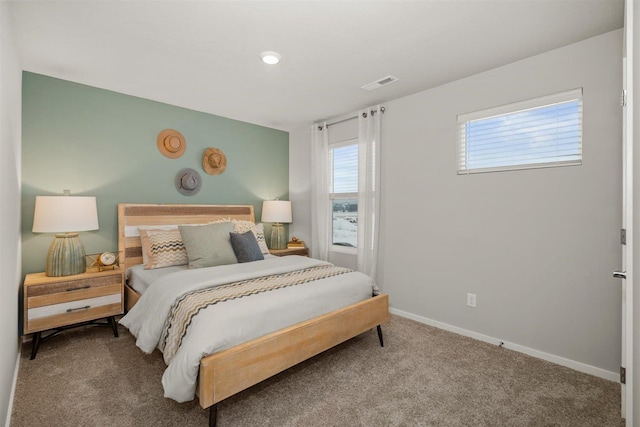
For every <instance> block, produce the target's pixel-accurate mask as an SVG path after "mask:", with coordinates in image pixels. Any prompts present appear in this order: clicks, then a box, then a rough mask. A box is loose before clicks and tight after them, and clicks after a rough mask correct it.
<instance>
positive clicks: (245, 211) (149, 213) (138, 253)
mask: <svg viewBox="0 0 640 427" xmlns="http://www.w3.org/2000/svg"><path fill="white" fill-rule="evenodd" d="M225 218H230V219H239V220H245V221H252V222H255V216H254V213H253V205H145V204H129V203H120V204H118V252H119V259H120V268H124V271H125V273H126V272H127V270H128V269H129V267H132V266H134V265H136V264H142V247H141V243H140V236H139V235H132V230H135V228H136V227H139V226H141V225H176V224H206V223H208V222H211V221H216V220H220V219H225ZM136 234H137V233H136Z"/></svg>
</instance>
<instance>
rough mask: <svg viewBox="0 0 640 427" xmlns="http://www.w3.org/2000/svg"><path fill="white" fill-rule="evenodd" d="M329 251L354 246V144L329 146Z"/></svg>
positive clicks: (349, 248) (355, 226)
mask: <svg viewBox="0 0 640 427" xmlns="http://www.w3.org/2000/svg"><path fill="white" fill-rule="evenodd" d="M329 168H330V169H329V178H330V185H329V198H330V199H331V245H332V248H331V250H337V251H342V252H354V253H355V251H356V248H357V246H358V140H357V139H355V140H349V141H343V142H340V143H335V144H331V145H329Z"/></svg>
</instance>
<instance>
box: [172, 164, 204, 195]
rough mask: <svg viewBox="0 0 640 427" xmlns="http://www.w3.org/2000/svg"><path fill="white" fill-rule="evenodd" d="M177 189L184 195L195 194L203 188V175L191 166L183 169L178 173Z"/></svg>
mask: <svg viewBox="0 0 640 427" xmlns="http://www.w3.org/2000/svg"><path fill="white" fill-rule="evenodd" d="M175 184H176V190H178V192H179V193H180V194H182V195H183V196H195V195H196V194H198V192H199V191H200V188H202V177H201V176H200V174H199V173H198V172H197V171H196V170H194V169H191V168H185V169H181V170H180V171H179V172H178V173H177V174H176V180H175Z"/></svg>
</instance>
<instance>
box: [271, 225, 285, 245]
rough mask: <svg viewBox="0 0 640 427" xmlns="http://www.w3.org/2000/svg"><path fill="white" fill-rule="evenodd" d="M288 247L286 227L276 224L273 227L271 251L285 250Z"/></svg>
mask: <svg viewBox="0 0 640 427" xmlns="http://www.w3.org/2000/svg"><path fill="white" fill-rule="evenodd" d="M286 247H287V234H286V233H285V231H284V225H282V224H280V223H279V222H275V223H274V224H273V225H272V226H271V249H285V248H286Z"/></svg>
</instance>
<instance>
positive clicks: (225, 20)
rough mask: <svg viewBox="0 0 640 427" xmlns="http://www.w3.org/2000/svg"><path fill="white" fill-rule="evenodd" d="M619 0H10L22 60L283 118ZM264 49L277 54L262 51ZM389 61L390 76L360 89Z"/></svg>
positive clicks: (568, 24) (483, 62) (383, 97)
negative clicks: (265, 57) (273, 61)
mask: <svg viewBox="0 0 640 427" xmlns="http://www.w3.org/2000/svg"><path fill="white" fill-rule="evenodd" d="M623 8H624V0H448V1H447V0H440V1H435V0H425V1H399V0H395V1H392V0H389V1H185V0H183V1H179V0H175V1H163V2H160V1H143V0H131V1H56V0H48V1H16V2H11V9H10V10H11V13H12V18H13V22H14V25H13V30H14V33H15V34H14V35H15V39H16V44H17V49H18V54H19V56H20V60H21V62H22V66H23V69H25V70H27V71H31V72H35V73H40V74H45V75H49V76H53V77H58V78H61V79H65V80H70V81H74V82H78V83H83V84H87V85H91V86H95V87H99V88H104V89H109V90H113V91H116V92H120V93H124V94H128V95H134V96H139V97H142V98H147V99H151V100H155V101H160V102H165V103H168V104H172V105H177V106H181V107H186V108H190V109H193V110H197V111H203V112H207V113H211V114H216V115H219V116H224V117H229V118H233V119H237V120H242V121H246V122H250V123H255V124H259V125H263V126H268V127H272V128H276V129H282V130H287V131H288V130H292V129H295V128H298V127H300V126H303V125H307V124H310V123H312V122H313V121H316V120H320V119H327V118H331V117H336V116H340V115H343V114H347V113H350V112H353V111H356V110H358V109H359V108H363V107H366V106H368V105H373V104H377V103H381V102H385V101H388V100H391V99H395V98H399V97H402V96H405V95H408V94H411V93H415V92H418V91H421V90H425V89H428V88H431V87H435V86H438V85H440V84H443V83H446V82H449V81H453V80H457V79H460V78H462V77H465V76H470V75H473V74H476V73H479V72H482V71H485V70H489V69H492V68H495V67H498V66H501V65H504V64H508V63H510V62H513V61H517V60H519V59H523V58H526V57H528V56H532V55H535V54H538V53H542V52H545V51H548V50H551V49H554V48H558V47H561V46H565V45H568V44H571V43H574V42H577V41H580V40H583V39H586V38H589V37H592V36H595V35H598V34H602V33H605V32H608V31H612V30H615V29H618V28H621V27H622V25H623ZM621 48H622V47H621ZM265 50H274V51H277V52H279V53H280V54H281V55H282V62H281V63H280V64H278V65H276V66H269V65H266V64H264V63H262V62H261V61H260V58H259V54H260V52H262V51H265ZM388 75H393V76H395V77H397V78H399V79H400V80H399V81H398V82H396V83H392V84H390V85H387V86H383V87H381V88H380V89H378V90H375V91H371V92H367V91H365V90H363V89H361V86H363V85H365V84H367V83H370V82H373V81H375V80H378V79H381V78H383V77H386V76H388Z"/></svg>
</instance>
